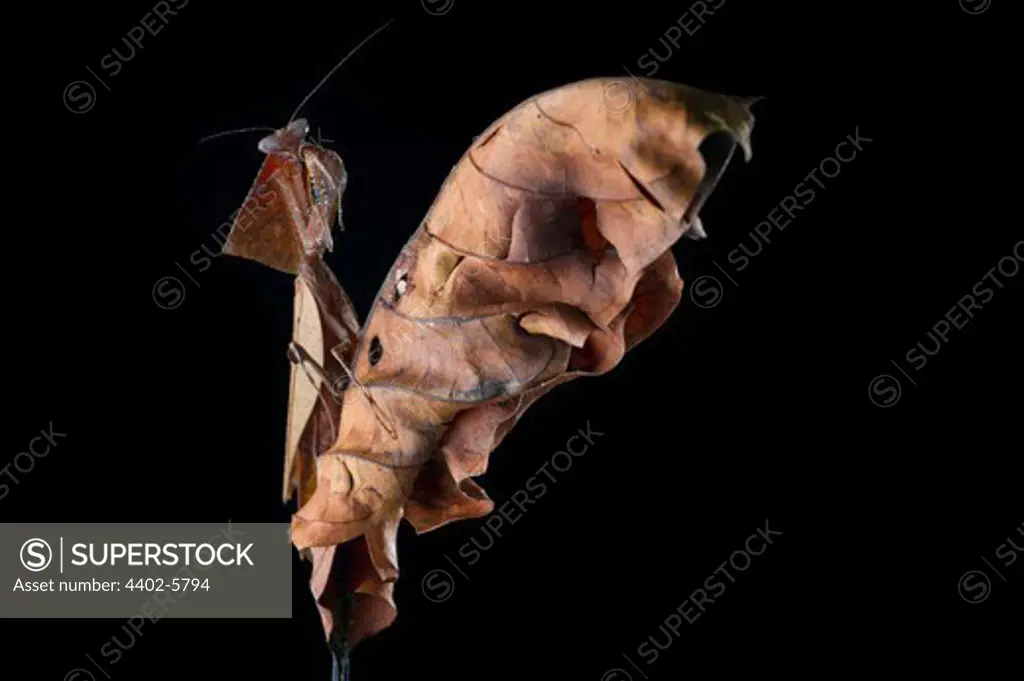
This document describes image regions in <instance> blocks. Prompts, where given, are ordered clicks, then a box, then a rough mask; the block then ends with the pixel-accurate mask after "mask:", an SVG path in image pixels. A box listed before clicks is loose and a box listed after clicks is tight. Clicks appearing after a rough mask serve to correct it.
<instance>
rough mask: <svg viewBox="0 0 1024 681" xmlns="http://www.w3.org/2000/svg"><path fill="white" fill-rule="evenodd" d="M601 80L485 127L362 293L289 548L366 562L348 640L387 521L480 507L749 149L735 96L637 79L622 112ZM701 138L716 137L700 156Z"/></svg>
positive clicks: (621, 327)
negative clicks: (321, 448) (522, 439)
mask: <svg viewBox="0 0 1024 681" xmlns="http://www.w3.org/2000/svg"><path fill="white" fill-rule="evenodd" d="M612 82H614V81H609V80H601V79H598V80H590V81H584V82H581V83H576V84H573V85H569V86H566V87H563V88H559V89H556V90H552V91H549V92H546V93H543V94H541V95H538V96H536V97H534V98H531V99H530V100H528V101H527V102H524V103H523V104H521V105H520V106H518V107H516V108H515V109H513V110H512V111H510V112H509V113H507V114H506V115H505V116H503V117H502V118H501V119H499V120H498V121H496V122H495V123H494V124H493V125H492V126H491V127H490V128H488V130H487V131H485V132H484V133H483V134H482V135H481V136H480V137H479V138H478V139H477V141H476V142H475V143H474V144H473V146H472V147H471V148H470V149H469V150H468V151H467V153H466V154H465V155H464V156H463V158H462V160H461V161H460V162H459V163H458V164H457V165H456V166H455V168H454V169H453V170H452V173H451V175H450V176H449V178H448V180H447V181H446V182H445V184H444V186H443V187H442V189H441V192H440V194H439V196H438V198H437V200H436V201H435V203H434V205H433V206H432V207H431V209H430V211H429V212H428V214H427V216H426V219H425V220H424V221H423V223H422V224H421V225H420V227H419V229H418V230H417V231H416V232H415V233H414V234H413V235H412V237H411V238H410V240H409V242H408V243H407V245H406V246H405V247H404V249H403V250H402V253H401V254H400V256H399V258H398V259H397V261H396V263H395V265H394V266H393V268H392V269H391V271H390V273H389V274H388V277H387V279H386V280H385V282H384V285H383V287H382V288H381V290H380V293H379V294H378V296H377V299H376V301H375V303H374V306H373V308H372V310H371V312H370V315H369V318H368V319H367V322H366V324H365V326H364V328H363V330H362V334H361V337H360V339H359V343H358V346H357V347H356V348H355V353H354V358H353V364H352V370H353V373H354V375H355V377H356V379H357V380H358V385H357V384H353V385H350V386H349V387H348V388H347V390H346V391H345V394H344V397H343V408H342V410H341V415H340V423H339V427H338V437H337V440H336V441H335V442H334V443H333V445H332V446H331V447H330V448H329V449H328V450H327V451H325V452H323V453H322V455H321V456H320V457H319V462H318V463H319V465H318V477H317V481H316V488H315V491H314V492H313V494H312V496H311V497H310V498H309V499H308V501H307V502H306V503H305V504H304V505H303V506H302V507H301V508H300V509H299V511H298V513H297V514H296V515H295V517H294V520H293V540H294V542H295V545H296V546H297V547H299V548H300V549H302V548H307V547H314V549H315V550H317V551H325V552H326V551H331V550H332V547H337V546H339V545H340V546H345V547H352V546H354V547H356V548H355V549H347V550H350V551H353V552H354V553H355V554H359V555H363V554H365V556H364V562H363V565H364V566H367V567H372V573H366V574H364V575H363V576H364V577H366V576H367V575H369V577H368V579H365V580H364V582H363V586H361V587H360V588H362V589H363V590H362V591H361V593H365V594H366V595H367V596H368V597H371V598H373V597H376V598H378V599H380V601H379V605H377V606H370V605H367V606H364V611H363V613H362V615H359V616H357V617H356V618H355V622H354V624H355V632H354V634H353V638H354V640H355V641H358V640H362V639H363V638H364V637H365V636H367V635H372V634H374V633H376V632H377V631H379V630H380V629H381V628H382V627H383V626H387V624H389V623H390V622H391V620H392V619H393V617H394V602H393V600H392V591H391V585H392V584H393V582H394V580H395V579H397V576H398V567H397V548H396V531H397V526H398V521H399V520H400V519H401V518H403V517H404V518H406V519H407V520H408V521H409V522H410V523H411V524H412V525H413V527H415V528H416V530H417V532H426V531H429V530H432V529H434V528H437V527H439V526H441V525H443V524H445V523H448V522H451V521H453V520H459V519H464V518H473V517H480V516H483V515H486V514H488V513H489V512H491V510H492V509H493V503H492V502H491V501H490V499H489V498H488V497H487V495H486V493H485V492H484V491H483V490H482V489H481V488H480V487H479V486H478V485H476V484H475V483H474V482H473V481H472V479H471V478H472V477H474V476H478V475H480V474H482V473H484V472H485V471H486V469H487V462H488V457H489V454H490V452H491V451H492V450H493V449H494V448H495V447H497V446H498V445H499V444H500V442H501V440H502V439H503V438H504V436H505V435H506V434H507V433H508V432H509V430H510V429H511V428H512V427H513V426H514V425H515V423H516V421H517V420H518V419H519V418H520V416H522V414H523V412H524V411H525V410H526V409H527V408H528V407H529V406H530V405H531V404H532V403H533V402H534V401H535V400H536V399H538V398H539V397H541V396H542V395H543V394H545V393H546V392H548V391H549V390H550V389H551V388H553V387H554V386H555V385H558V384H560V383H563V382H565V381H567V380H571V379H572V378H575V377H577V376H582V375H596V374H601V373H604V372H606V371H608V370H610V369H612V368H613V367H614V366H616V365H617V364H618V363H619V361H620V360H621V359H622V357H623V355H624V353H625V352H626V351H627V350H628V349H630V348H631V347H633V346H634V345H636V344H637V343H639V342H640V341H642V340H643V339H644V338H647V337H648V336H649V335H650V334H651V333H653V331H655V330H656V329H657V328H658V327H659V326H660V325H661V324H662V323H663V322H664V321H665V319H666V318H667V317H668V315H669V314H670V313H671V312H672V310H673V309H674V308H675V307H676V305H677V304H678V302H679V300H680V296H681V292H682V280H681V279H680V277H679V274H678V272H677V270H676V265H675V260H674V258H673V256H672V253H671V251H670V248H671V246H672V245H673V244H674V243H675V242H676V241H677V240H678V239H679V238H680V237H681V236H683V235H684V234H685V233H686V232H687V231H688V230H689V229H690V228H691V226H692V224H693V223H694V221H695V220H696V218H697V217H698V216H697V214H696V210H697V209H699V207H700V205H701V204H702V203H703V201H704V199H706V197H707V193H709V192H710V190H711V189H712V188H713V185H714V182H715V181H717V178H718V174H719V173H720V172H721V170H722V169H723V168H724V165H725V164H726V163H727V161H728V158H729V156H730V155H731V152H732V149H733V147H734V146H735V144H736V143H739V144H740V145H741V146H742V147H743V148H744V150H745V151H746V152H749V148H750V144H749V136H750V132H751V129H752V127H753V117H752V116H751V114H750V113H749V111H748V109H747V107H746V105H745V102H744V101H741V100H737V99H732V98H728V97H724V96H719V95H715V94H710V93H705V92H700V91H697V90H694V89H691V88H687V87H684V86H679V85H674V84H670V83H664V82H659V81H649V80H645V81H642V82H635V83H630V84H629V85H630V89H631V94H632V101H631V103H630V106H629V107H628V108H626V109H625V110H622V111H620V110H615V109H614V108H613V107H610V106H608V102H607V101H605V100H606V93H607V88H608V86H609V83H612ZM716 132H725V133H727V134H728V135H729V136H730V140H729V143H728V144H727V145H725V146H724V147H723V151H722V153H721V154H715V155H714V158H705V156H704V155H702V153H701V149H700V146H701V143H702V142H703V141H704V140H705V139H706V138H707V137H708V136H709V135H711V134H712V133H716ZM748 157H749V153H748ZM375 405H376V406H375ZM360 574H363V573H360ZM325 588H326V587H325ZM314 591H316V588H315V589H314ZM325 626H327V627H328V629H330V627H331V626H332V624H331V623H329V622H327V621H325Z"/></svg>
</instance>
